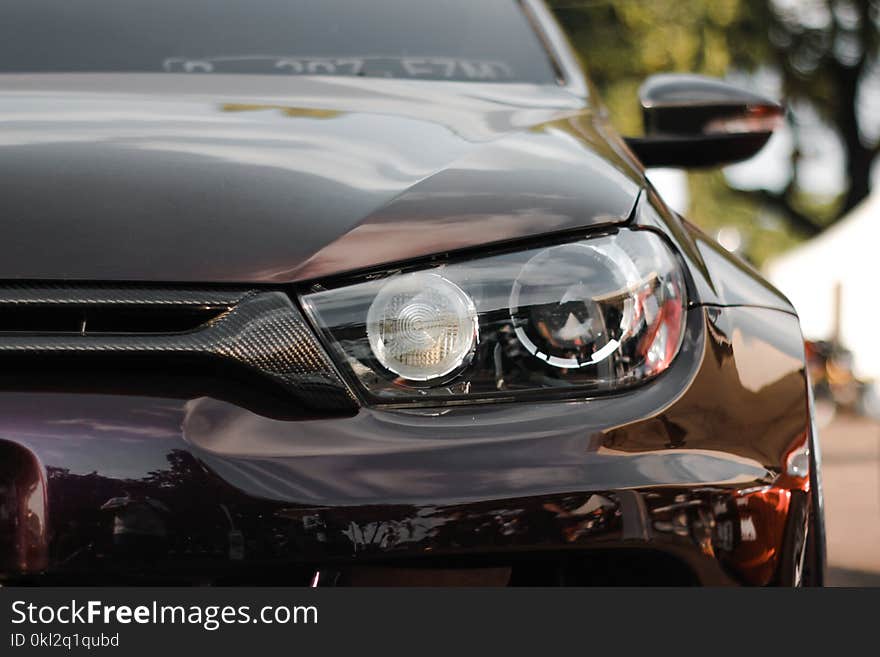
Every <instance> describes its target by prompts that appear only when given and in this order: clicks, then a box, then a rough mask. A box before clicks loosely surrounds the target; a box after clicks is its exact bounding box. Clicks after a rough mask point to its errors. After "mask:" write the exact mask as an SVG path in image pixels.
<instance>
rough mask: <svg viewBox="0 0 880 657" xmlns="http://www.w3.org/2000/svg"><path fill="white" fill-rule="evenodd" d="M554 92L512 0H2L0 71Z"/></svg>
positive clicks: (545, 61)
mask: <svg viewBox="0 0 880 657" xmlns="http://www.w3.org/2000/svg"><path fill="white" fill-rule="evenodd" d="M120 71H122V72H126V71H127V72H168V73H181V74H208V73H245V74H277V75H356V76H370V77H395V78H421V79H430V80H465V81H466V80H479V81H484V82H487V81H488V82H493V81H494V82H533V83H539V84H546V83H553V82H555V80H556V76H555V75H554V70H553V67H552V65H551V61H550V59H549V56H548V54H547V52H546V50H545V49H544V47H543V44H542V43H541V40H540V38H539V37H538V35H537V34H536V33H535V31H534V29H533V28H532V26H531V24H530V22H529V19H528V18H527V16H526V14H525V13H524V10H523V8H522V6H521V5H520V3H519V2H517V0H0V72H7V73H8V72H120Z"/></svg>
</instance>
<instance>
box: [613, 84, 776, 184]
mask: <svg viewBox="0 0 880 657" xmlns="http://www.w3.org/2000/svg"><path fill="white" fill-rule="evenodd" d="M639 101H640V102H641V105H642V116H643V120H644V123H645V136H644V137H627V138H626V143H627V144H628V145H629V147H630V148H631V149H632V150H633V152H634V153H635V154H636V155H637V156H638V157H639V159H640V160H641V161H642V163H643V164H644V165H645V166H646V167H678V168H689V167H709V166H717V165H721V164H730V163H732V162H739V161H741V160H747V159H748V158H750V157H752V156H753V155H755V154H756V153H757V152H758V151H760V150H761V149H762V148H763V147H764V144H766V143H767V141H768V140H769V139H770V135H772V134H773V131H774V130H775V129H776V128H777V127H779V125H780V124H781V123H782V119H783V116H784V114H785V108H784V107H783V106H782V105H780V104H779V103H777V102H774V101H772V100H769V99H768V98H764V97H763V96H759V95H757V94H754V93H751V92H749V91H744V90H742V89H739V88H738V87H735V86H733V85H731V84H728V83H726V82H722V81H721V80H716V79H714V78H708V77H704V76H702V75H674V74H661V75H653V76H651V77H650V78H648V79H647V80H646V81H645V83H644V84H643V85H642V86H641V88H640V89H639Z"/></svg>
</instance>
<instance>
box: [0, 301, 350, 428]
mask: <svg viewBox="0 0 880 657" xmlns="http://www.w3.org/2000/svg"><path fill="white" fill-rule="evenodd" d="M4 356H7V357H15V358H16V359H17V360H18V362H25V363H26V362H27V359H28V358H31V357H33V358H38V359H46V358H57V357H75V358H76V359H77V361H78V362H81V363H82V364H83V365H82V366H83V367H86V366H87V365H88V358H89V357H102V362H104V363H106V362H107V360H108V358H107V357H108V356H112V358H118V362H119V366H120V368H124V367H125V363H126V360H125V359H126V358H138V359H144V358H153V357H158V356H162V357H164V358H165V359H166V360H168V361H169V362H173V360H174V358H175V356H180V357H184V356H186V357H190V358H188V359H187V362H188V363H189V362H192V360H193V357H195V359H196V360H199V359H201V360H203V361H212V360H213V361H222V363H223V364H225V365H233V366H234V367H236V368H238V369H240V370H242V371H244V372H246V373H247V374H249V375H258V376H260V377H262V378H264V379H266V380H267V381H270V382H272V383H274V384H275V385H276V386H278V387H279V388H280V389H281V390H282V391H283V392H284V393H286V394H287V395H288V396H290V397H292V398H295V399H296V400H297V401H298V402H299V403H300V404H301V405H305V406H306V407H308V408H310V409H314V410H320V411H335V412H353V411H355V410H356V409H357V402H356V401H355V397H354V395H353V394H352V393H351V391H350V390H349V388H348V387H347V386H346V385H345V383H344V382H343V381H342V379H341V378H340V377H339V375H338V374H337V373H336V370H335V368H334V367H333V365H332V363H331V361H330V359H329V357H328V356H327V355H326V353H325V352H324V350H323V348H322V347H321V345H320V344H319V343H318V342H317V340H316V338H315V337H314V335H313V333H312V331H311V329H310V328H309V327H308V325H307V324H306V322H305V320H304V319H303V317H302V315H301V314H300V312H299V310H298V309H297V308H296V307H295V306H294V305H293V303H292V302H291V300H290V298H289V297H288V296H287V295H286V294H285V293H283V292H280V291H247V290H244V291H241V290H231V291H230V290H207V291H206V290H179V289H164V290H158V289H144V288H140V289H139V288H134V289H121V288H110V287H107V288H94V287H93V288H73V287H71V288H64V287H60V286H52V287H47V288H45V289H43V288H39V287H25V286H20V287H12V288H6V289H3V288H0V358H3V357H4ZM23 357H24V360H23ZM112 358H111V361H112ZM83 359H85V360H83Z"/></svg>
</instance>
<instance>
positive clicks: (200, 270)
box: [0, 3, 812, 585]
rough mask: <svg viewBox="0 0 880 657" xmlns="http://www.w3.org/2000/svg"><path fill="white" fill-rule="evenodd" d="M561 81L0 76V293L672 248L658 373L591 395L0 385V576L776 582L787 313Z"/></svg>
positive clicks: (799, 375) (801, 387) (790, 537)
mask: <svg viewBox="0 0 880 657" xmlns="http://www.w3.org/2000/svg"><path fill="white" fill-rule="evenodd" d="M527 4H528V5H529V6H531V5H532V3H527ZM539 19H540V17H539ZM552 34H553V33H552V31H551V36H552ZM563 68H565V67H563ZM566 70H568V71H569V73H570V68H567V69H566ZM576 82H577V80H576V76H575V78H574V81H572V79H571V77H570V76H569V79H568V80H567V83H566V84H564V85H562V86H560V87H559V88H545V87H529V86H519V85H516V86H515V85H499V86H491V85H489V86H480V85H472V84H455V83H424V82H411V81H403V80H396V81H395V80H388V81H385V80H383V81H377V80H354V79H319V78H295V79H283V80H279V79H278V78H272V79H269V80H264V79H262V78H259V77H256V76H255V77H228V76H224V77H219V76H218V77H198V78H196V77H190V76H181V77H175V76H165V75H134V76H109V75H108V76H92V75H69V76H2V77H0V101H2V102H0V107H2V109H0V197H2V198H3V200H4V228H5V229H6V233H5V237H6V240H5V244H6V248H5V249H4V257H3V259H2V260H0V278H2V279H5V280H21V279H34V280H37V281H52V280H59V279H64V280H81V281H149V282H153V283H157V284H160V283H184V282H186V283H201V284H214V283H218V282H224V283H237V284H244V285H260V286H270V287H277V288H278V289H280V290H283V291H286V292H288V293H289V294H290V295H291V296H293V297H295V296H296V295H297V294H298V293H300V292H302V291H305V290H306V289H308V288H309V287H310V286H311V285H312V283H314V282H315V281H319V280H321V279H323V278H324V277H329V276H337V275H341V274H346V273H350V272H354V271H369V270H370V269H371V268H382V267H386V266H387V265H388V264H390V263H393V262H399V261H405V260H410V259H429V258H433V257H445V256H446V254H448V253H450V252H454V253H459V254H460V253H465V252H470V251H482V250H490V249H492V248H495V247H498V246H505V247H509V246H513V245H515V244H519V243H522V244H524V245H525V244H534V243H536V242H538V243H539V242H540V240H541V236H542V235H545V234H548V233H553V234H557V233H572V234H578V235H582V234H585V233H589V232H590V231H595V230H608V229H609V228H611V227H613V226H614V225H620V224H624V223H631V224H633V225H636V226H641V227H643V228H644V229H646V230H657V231H660V232H662V233H663V234H664V235H666V236H667V238H668V239H669V240H670V241H671V242H672V243H673V244H674V245H675V247H676V249H677V250H678V251H679V252H680V253H681V256H682V261H683V263H685V264H686V265H687V268H688V270H689V273H690V278H691V281H690V282H691V286H692V290H691V292H692V293H691V295H690V298H691V307H690V308H689V310H688V319H687V322H688V328H687V333H686V339H685V344H684V346H683V348H682V351H681V353H680V355H679V356H678V358H677V359H676V360H675V361H674V363H673V365H672V367H671V368H670V370H669V371H667V372H665V373H664V374H663V375H661V376H660V377H658V378H657V379H656V380H655V381H652V382H650V383H648V384H646V385H643V386H641V387H638V388H636V389H633V390H631V391H628V392H625V393H620V394H616V395H611V396H598V397H595V398H583V399H577V400H568V401H545V402H529V403H508V404H495V405H473V406H456V407H437V408H411V409H394V410H392V409H382V408H366V407H362V408H360V409H359V410H358V411H357V413H356V414H354V415H352V416H349V417H333V418H330V417H315V416H314V415H311V416H306V415H305V414H304V413H303V414H298V413H297V409H296V408H290V407H289V406H286V407H283V408H279V409H278V412H274V411H273V410H272V409H271V408H266V409H260V410H259V411H257V410H254V409H253V406H252V405H249V404H246V403H244V402H243V401H242V402H240V403H239V402H237V401H236V400H237V396H238V395H239V394H240V391H238V390H236V389H235V388H233V387H231V386H230V388H229V390H226V391H221V392H207V391H205V392H203V393H201V394H200V393H198V391H195V392H189V393H186V394H184V393H179V392H174V390H175V388H174V387H173V386H171V385H163V382H162V381H161V380H151V381H149V382H143V384H142V385H141V386H140V388H139V390H138V392H137V393H134V392H127V391H126V390H127V389H125V388H120V389H119V390H117V391H116V392H115V394H108V393H107V392H106V388H105V387H98V386H96V385H94V383H93V382H92V380H91V377H89V376H87V373H84V372H77V371H71V372H69V373H68V375H67V376H66V377H64V378H63V379H61V380H59V381H54V382H53V383H52V385H51V386H47V385H32V384H31V383H25V382H24V380H20V379H16V377H14V376H12V377H7V378H6V379H4V381H3V385H2V391H0V463H2V467H0V523H2V525H0V526H2V531H0V573H2V576H3V579H4V580H5V581H8V582H13V583H15V582H34V581H36V582H63V583H69V582H87V583H97V582H101V581H104V582H109V583H150V582H167V581H175V582H191V583H204V582H233V583H235V582H246V583H248V582H249V583H253V582H261V581H265V582H268V583H282V582H291V583H303V584H306V583H309V582H312V583H316V584H324V583H364V582H367V583H377V582H378V583H390V582H397V581H401V580H403V581H421V582H423V583H424V582H427V583H437V582H438V581H440V582H443V581H449V580H448V579H444V578H448V577H449V574H448V573H450V572H452V571H455V572H464V573H466V575H465V577H464V581H466V582H468V583H487V581H491V582H492V583H506V582H512V583H541V584H552V583H596V582H603V581H606V582H613V581H617V579H616V578H615V573H616V574H617V575H625V574H626V573H622V572H620V563H621V561H620V560H621V559H623V558H628V557H627V555H631V554H634V555H636V556H635V557H633V560H632V561H631V562H630V564H631V566H632V568H633V570H632V573H634V575H633V577H634V578H635V579H637V580H638V579H639V576H640V575H644V576H646V577H648V578H649V579H650V580H651V581H655V580H658V579H659V580H661V581H667V580H664V579H663V578H664V577H665V576H666V575H668V576H669V581H672V582H674V583H682V582H683V581H688V582H691V581H692V582H694V583H709V584H734V583H735V584H749V585H765V584H791V583H796V582H797V581H798V578H799V575H800V570H799V569H800V559H799V557H800V555H801V554H802V553H803V549H804V545H805V533H806V528H807V523H808V511H809V509H810V505H811V504H812V500H811V497H810V494H809V493H810V488H811V484H810V479H809V477H808V476H804V474H803V472H802V471H800V470H797V469H796V468H792V465H791V464H792V463H794V462H796V461H797V457H799V456H802V455H803V454H804V450H806V449H808V448H809V444H810V440H811V430H810V418H809V408H808V393H807V384H806V379H805V368H804V357H803V347H802V339H801V335H800V330H799V327H798V322H797V319H796V317H795V316H794V314H793V311H792V310H791V306H790V305H789V304H788V302H787V301H786V300H785V299H784V298H783V297H782V296H781V295H780V294H779V293H778V292H776V291H775V290H773V289H772V288H771V287H769V286H768V285H767V284H766V283H765V282H763V281H762V280H761V279H760V277H759V276H758V275H757V274H755V273H754V272H752V271H751V270H750V269H749V268H748V267H747V266H745V265H743V264H742V263H740V262H739V261H737V260H736V259H735V258H733V257H732V256H730V255H728V254H726V253H725V252H723V250H721V249H720V248H719V247H717V245H715V244H714V243H713V242H712V241H711V240H709V239H708V238H706V237H705V236H703V235H701V234H700V233H699V232H698V231H697V230H696V229H694V228H693V227H691V226H689V225H688V224H686V223H684V222H683V221H682V220H681V219H680V218H678V217H677V216H675V215H674V214H673V213H671V212H670V211H669V210H668V209H667V208H666V207H665V206H664V204H663V202H662V200H661V199H659V198H658V197H657V196H656V194H655V193H654V192H653V191H652V190H651V188H650V186H649V184H648V183H647V182H646V180H645V179H644V176H643V174H642V171H641V169H640V166H639V164H638V162H637V161H636V160H635V159H634V157H633V156H632V155H631V153H629V151H628V150H627V148H626V146H625V145H624V144H623V142H622V140H621V139H620V138H619V137H618V136H617V135H616V133H614V131H613V130H612V129H611V128H610V127H609V125H608V124H607V119H606V118H605V117H604V116H603V114H602V112H601V110H600V108H598V106H596V105H594V104H593V101H592V100H590V99H589V98H588V97H587V95H586V90H585V88H584V89H580V88H578V84H577V83H576ZM47 236H48V237H49V238H47ZM47 388H50V389H47ZM275 403H278V404H283V402H282V401H277V402H275ZM660 556H662V558H663V559H665V561H664V560H661V561H658V562H655V561H650V559H651V558H654V559H657V558H660ZM640 563H641V564H642V565H644V564H646V563H657V564H661V566H662V567H659V566H658V567H657V568H654V569H653V570H652V571H651V572H648V570H650V569H644V570H639V567H638V564H640ZM615 567H616V571H615ZM401 572H403V573H405V574H406V575H404V576H403V577H401V576H400V573H401ZM416 572H418V573H421V575H419V576H418V577H417V576H415V575H412V574H413V573H416ZM424 573H428V574H429V575H427V576H425V575H424ZM437 573H441V575H438V574H437ZM420 577H426V579H420ZM438 578H439V579H438ZM481 578H482V579H481Z"/></svg>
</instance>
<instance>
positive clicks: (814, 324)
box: [765, 192, 880, 381]
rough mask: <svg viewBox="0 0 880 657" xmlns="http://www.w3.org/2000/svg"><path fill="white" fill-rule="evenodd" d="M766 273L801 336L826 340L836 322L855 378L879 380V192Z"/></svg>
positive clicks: (769, 267) (777, 260) (770, 266)
mask: <svg viewBox="0 0 880 657" xmlns="http://www.w3.org/2000/svg"><path fill="white" fill-rule="evenodd" d="M765 269H766V273H767V276H768V278H769V279H770V280H771V281H772V282H773V284H774V285H776V287H778V288H779V289H780V290H782V292H783V293H784V294H785V295H786V296H788V298H789V300H790V301H791V302H792V303H793V304H794V307H795V308H796V309H797V311H798V314H799V315H800V318H801V326H802V328H803V332H804V337H805V338H807V339H811V340H823V339H824V340H827V339H830V338H832V337H833V336H834V332H835V322H836V321H839V335H838V337H839V339H840V342H841V344H842V345H843V346H844V347H846V348H847V349H849V350H851V351H852V352H853V357H854V370H855V374H856V375H857V376H858V377H860V378H862V379H865V380H878V381H880V193H878V192H874V193H873V194H872V195H871V196H869V197H868V198H867V199H865V200H864V201H863V202H862V203H861V204H860V205H859V206H858V207H856V208H855V209H853V210H852V212H850V214H849V215H847V216H846V217H844V218H843V219H841V220H840V221H839V222H838V223H837V224H835V225H834V226H833V227H832V228H829V229H828V230H826V231H825V232H823V233H822V234H821V235H819V236H818V237H816V238H814V239H812V240H810V241H809V242H806V243H805V244H803V245H802V246H800V247H798V248H796V249H794V250H792V251H789V252H788V253H786V254H785V255H783V256H781V257H779V258H777V259H774V260H772V261H770V262H769V263H767V266H766V267H765ZM838 295H839V296H838ZM836 296H838V298H839V301H838V300H836V299H835V297H836ZM838 318H839V319H838Z"/></svg>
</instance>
